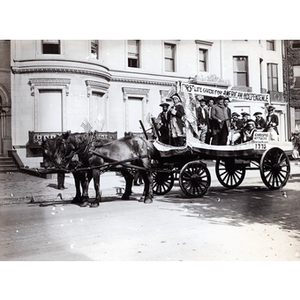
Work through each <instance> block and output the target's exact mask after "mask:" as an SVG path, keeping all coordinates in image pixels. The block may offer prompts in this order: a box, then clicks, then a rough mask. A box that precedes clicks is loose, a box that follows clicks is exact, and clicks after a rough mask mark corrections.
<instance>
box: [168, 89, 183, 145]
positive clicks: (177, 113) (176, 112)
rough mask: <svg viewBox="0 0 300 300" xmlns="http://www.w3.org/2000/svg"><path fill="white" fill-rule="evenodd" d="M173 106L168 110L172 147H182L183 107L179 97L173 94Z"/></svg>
mask: <svg viewBox="0 0 300 300" xmlns="http://www.w3.org/2000/svg"><path fill="white" fill-rule="evenodd" d="M171 99H172V100H173V102H174V106H172V107H171V108H170V128H171V134H172V143H173V145H174V146H184V135H185V134H184V129H183V127H184V121H183V116H184V115H185V112H184V107H183V105H182V103H181V99H180V97H179V96H178V95H177V94H175V95H173V96H172V97H171Z"/></svg>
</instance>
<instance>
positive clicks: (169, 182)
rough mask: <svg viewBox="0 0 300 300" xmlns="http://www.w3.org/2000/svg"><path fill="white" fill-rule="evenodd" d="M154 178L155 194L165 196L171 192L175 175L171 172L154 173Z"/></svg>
mask: <svg viewBox="0 0 300 300" xmlns="http://www.w3.org/2000/svg"><path fill="white" fill-rule="evenodd" d="M152 176H153V193H154V194H156V195H164V194H167V193H168V192H170V190H171V189H172V187H173V184H174V175H173V173H171V172H157V171H153V172H152Z"/></svg>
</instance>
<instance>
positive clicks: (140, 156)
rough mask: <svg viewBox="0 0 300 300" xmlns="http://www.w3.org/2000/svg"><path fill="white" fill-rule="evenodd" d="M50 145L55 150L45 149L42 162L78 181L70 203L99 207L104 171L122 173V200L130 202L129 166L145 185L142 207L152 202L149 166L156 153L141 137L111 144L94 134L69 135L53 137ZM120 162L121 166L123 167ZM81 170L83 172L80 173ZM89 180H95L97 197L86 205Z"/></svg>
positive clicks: (131, 179)
mask: <svg viewBox="0 0 300 300" xmlns="http://www.w3.org/2000/svg"><path fill="white" fill-rule="evenodd" d="M46 143H47V141H46ZM51 143H55V149H54V148H52V150H51V151H49V149H45V145H44V161H45V159H46V160H50V161H51V163H52V165H54V166H55V167H56V168H61V169H68V170H72V171H73V175H74V178H75V176H77V180H76V178H75V184H76V196H75V198H74V200H73V203H75V202H76V203H78V202H81V206H88V205H90V206H91V207H97V206H99V202H100V201H101V195H100V190H99V189H100V175H101V172H103V170H104V171H105V170H107V169H114V170H119V171H120V172H121V173H122V175H123V176H124V178H125V181H126V188H125V192H124V194H123V196H122V199H129V196H130V194H131V187H132V181H133V174H132V172H130V168H131V166H137V168H139V171H140V173H141V176H142V178H143V179H144V182H145V187H144V193H143V196H142V200H143V201H144V202H145V203H151V202H152V199H153V192H152V175H151V171H150V162H151V157H153V156H154V154H156V150H155V148H154V146H153V144H152V143H151V142H149V141H147V140H145V139H143V138H141V137H132V136H129V137H124V138H122V139H119V140H114V141H110V140H104V139H97V138H95V134H94V133H83V134H81V133H74V134H71V133H69V132H67V133H66V134H63V135H61V136H58V137H56V138H55V142H54V141H52V142H51ZM48 146H49V142H48ZM53 146H54V145H52V147H53ZM46 148H47V147H46ZM49 152H50V153H49ZM156 155H157V154H156ZM45 157H46V158H45ZM119 162H120V163H121V162H123V163H122V165H120V164H119ZM105 163H106V164H105ZM111 165H114V167H113V168H110V167H111ZM74 166H75V168H74ZM76 169H78V170H76ZM80 169H82V170H83V171H80ZM79 174H80V176H79ZM91 178H93V179H94V188H95V192H96V197H95V200H94V201H93V202H92V203H89V201H88V185H89V182H90V180H91ZM80 183H81V186H82V189H83V194H82V196H81V195H80V187H79V186H80ZM78 191H79V192H78ZM79 199H80V200H79Z"/></svg>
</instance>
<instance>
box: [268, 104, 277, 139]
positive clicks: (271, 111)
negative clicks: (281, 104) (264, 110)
mask: <svg viewBox="0 0 300 300" xmlns="http://www.w3.org/2000/svg"><path fill="white" fill-rule="evenodd" d="M278 124H279V119H278V116H277V115H276V114H275V107H274V106H272V105H270V106H268V115H267V125H266V127H265V129H264V131H266V132H270V139H271V141H277V140H278V135H279V132H278V129H277V126H278Z"/></svg>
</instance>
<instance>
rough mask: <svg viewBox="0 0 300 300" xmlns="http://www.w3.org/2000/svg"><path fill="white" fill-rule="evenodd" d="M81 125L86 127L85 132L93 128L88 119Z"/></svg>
mask: <svg viewBox="0 0 300 300" xmlns="http://www.w3.org/2000/svg"><path fill="white" fill-rule="evenodd" d="M80 126H81V127H82V128H83V129H84V131H85V132H90V131H91V130H92V128H93V127H92V125H91V124H90V122H89V121H88V120H84V121H83V122H82V123H81V125H80Z"/></svg>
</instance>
